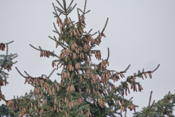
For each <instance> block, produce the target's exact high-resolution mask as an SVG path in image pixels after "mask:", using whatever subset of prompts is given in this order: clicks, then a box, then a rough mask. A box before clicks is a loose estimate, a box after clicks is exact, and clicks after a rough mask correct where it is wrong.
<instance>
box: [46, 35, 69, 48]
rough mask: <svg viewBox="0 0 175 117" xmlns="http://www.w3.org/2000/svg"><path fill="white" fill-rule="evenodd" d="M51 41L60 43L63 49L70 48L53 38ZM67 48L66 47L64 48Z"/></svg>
mask: <svg viewBox="0 0 175 117" xmlns="http://www.w3.org/2000/svg"><path fill="white" fill-rule="evenodd" d="M49 38H50V39H52V40H54V41H55V42H56V43H58V44H59V45H60V46H61V47H62V48H64V49H65V48H69V47H68V46H66V45H64V44H61V43H60V42H59V41H57V40H56V39H53V38H52V37H51V36H49ZM64 46H65V47H64Z"/></svg>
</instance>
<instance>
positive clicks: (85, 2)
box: [84, 0, 87, 13]
mask: <svg viewBox="0 0 175 117" xmlns="http://www.w3.org/2000/svg"><path fill="white" fill-rule="evenodd" d="M86 4H87V0H85V4H84V13H85V12H86Z"/></svg>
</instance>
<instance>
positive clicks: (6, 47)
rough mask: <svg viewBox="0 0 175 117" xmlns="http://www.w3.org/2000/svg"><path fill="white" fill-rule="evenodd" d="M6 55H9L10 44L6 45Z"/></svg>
mask: <svg viewBox="0 0 175 117" xmlns="http://www.w3.org/2000/svg"><path fill="white" fill-rule="evenodd" d="M6 55H8V44H7V45H6Z"/></svg>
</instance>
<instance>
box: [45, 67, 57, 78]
mask: <svg viewBox="0 0 175 117" xmlns="http://www.w3.org/2000/svg"><path fill="white" fill-rule="evenodd" d="M54 71H55V69H53V70H52V72H51V73H50V75H49V76H48V77H47V79H49V78H50V77H51V75H52V74H53V72H54Z"/></svg>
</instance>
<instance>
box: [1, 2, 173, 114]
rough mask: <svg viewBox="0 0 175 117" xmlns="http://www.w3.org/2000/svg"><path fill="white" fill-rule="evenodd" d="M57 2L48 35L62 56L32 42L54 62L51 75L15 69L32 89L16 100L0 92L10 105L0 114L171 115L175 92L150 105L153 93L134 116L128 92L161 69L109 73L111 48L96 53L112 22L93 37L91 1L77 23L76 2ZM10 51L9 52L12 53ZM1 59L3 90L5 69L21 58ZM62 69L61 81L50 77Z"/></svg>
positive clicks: (81, 11) (42, 55)
mask: <svg viewBox="0 0 175 117" xmlns="http://www.w3.org/2000/svg"><path fill="white" fill-rule="evenodd" d="M56 1H57V3H58V5H59V6H58V7H57V6H55V5H54V4H53V8H54V12H53V14H54V16H55V18H56V24H55V23H54V29H55V30H54V32H55V34H56V36H53V37H51V36H49V38H50V39H51V40H53V41H55V46H56V48H58V47H59V48H62V50H61V52H60V54H59V55H57V54H56V53H54V51H49V50H45V49H42V48H41V47H40V46H39V47H38V48H37V47H35V46H33V45H31V44H30V46H31V47H32V48H34V49H36V50H37V51H39V52H40V57H48V58H49V57H50V56H52V57H54V58H55V60H53V61H52V63H51V65H52V67H53V71H52V72H51V73H50V75H48V76H46V75H41V76H40V77H32V76H31V75H29V74H28V73H27V72H26V71H24V73H25V75H24V74H23V73H21V72H20V70H19V69H18V68H17V67H16V70H17V71H18V72H19V74H20V75H21V76H22V77H24V78H25V84H26V83H27V84H30V85H32V86H33V87H34V89H33V91H31V92H30V93H26V94H25V95H24V96H21V97H16V98H14V99H12V100H6V99H5V97H4V95H3V94H2V93H1V92H0V98H1V99H2V100H4V101H5V102H6V106H5V105H2V106H1V108H3V109H4V110H5V111H3V112H2V111H0V112H1V115H2V113H4V115H8V114H10V116H17V117H22V116H24V115H27V116H30V117H39V116H41V117H66V116H67V117H87V116H88V117H89V116H92V117H107V116H111V117H117V116H122V115H123V112H125V113H126V112H127V110H128V109H129V110H130V111H134V112H133V113H134V116H136V117H157V116H164V115H168V116H173V115H172V111H173V110H172V109H173V107H174V105H173V104H174V103H175V95H173V94H171V93H168V94H167V95H166V96H165V97H164V98H163V99H162V100H159V101H158V102H156V103H155V101H153V103H151V95H152V93H151V95H150V101H149V104H148V106H147V107H145V108H143V110H142V111H141V112H136V107H137V105H135V104H134V103H133V102H132V98H131V99H129V100H128V99H126V98H125V97H124V96H125V95H127V94H128V93H130V90H133V91H136V92H137V91H140V92H141V91H142V90H143V88H142V86H141V84H140V83H139V82H137V81H136V79H137V78H142V79H144V78H147V77H149V78H152V73H153V72H155V71H156V70H157V69H158V67H159V65H158V66H157V67H156V68H155V69H154V70H152V71H144V69H143V70H142V71H138V73H134V74H133V75H130V76H128V77H126V78H125V75H124V73H126V72H127V70H128V69H129V67H130V65H128V67H127V68H126V69H125V70H123V71H115V70H109V69H108V66H109V61H108V60H109V56H110V51H109V48H108V55H107V58H104V59H102V58H101V51H100V50H97V49H95V47H96V46H99V45H100V43H101V39H102V38H103V37H106V36H105V34H104V31H105V29H106V27H107V23H108V19H107V20H106V23H105V25H104V28H103V29H102V30H101V31H97V32H95V33H91V32H92V29H91V30H90V31H85V28H86V22H85V16H86V14H87V13H89V11H90V10H86V4H87V0H85V5H84V9H83V10H81V9H79V8H78V9H77V13H78V21H77V22H76V21H72V19H71V18H70V17H69V14H70V13H71V12H72V11H73V10H74V9H75V7H76V4H74V5H73V0H72V1H71V2H70V3H69V5H67V3H66V0H63V3H61V2H60V1H58V0H56ZM61 15H62V16H64V19H62V18H61ZM1 45H2V46H1ZM1 45H0V49H1V48H2V50H4V49H5V44H3V43H1ZM6 45H8V43H7V44H6ZM6 51H7V53H8V49H7V50H6ZM0 57H4V58H3V59H2V60H1V61H0V63H1V64H0V65H1V69H0V73H1V75H0V78H1V80H0V86H3V85H6V82H7V81H6V75H8V74H7V73H6V72H4V71H3V69H7V70H10V69H11V66H12V65H13V64H14V63H13V62H12V59H14V58H16V57H17V55H16V54H12V55H8V54H6V55H4V56H0ZM8 57H9V58H8ZM92 57H94V58H96V59H97V60H99V63H94V62H93V61H92ZM5 61H8V62H5ZM58 68H59V69H62V71H61V73H57V75H58V78H57V79H59V78H60V79H61V82H58V81H57V80H55V81H51V80H50V79H49V78H50V77H51V75H52V74H53V73H54V72H55V71H56V70H57V69H58ZM3 74H4V75H3ZM121 78H125V79H126V80H125V81H123V82H121V84H120V85H119V86H115V84H114V82H119V81H120V79H121ZM7 107H8V112H7Z"/></svg>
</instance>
